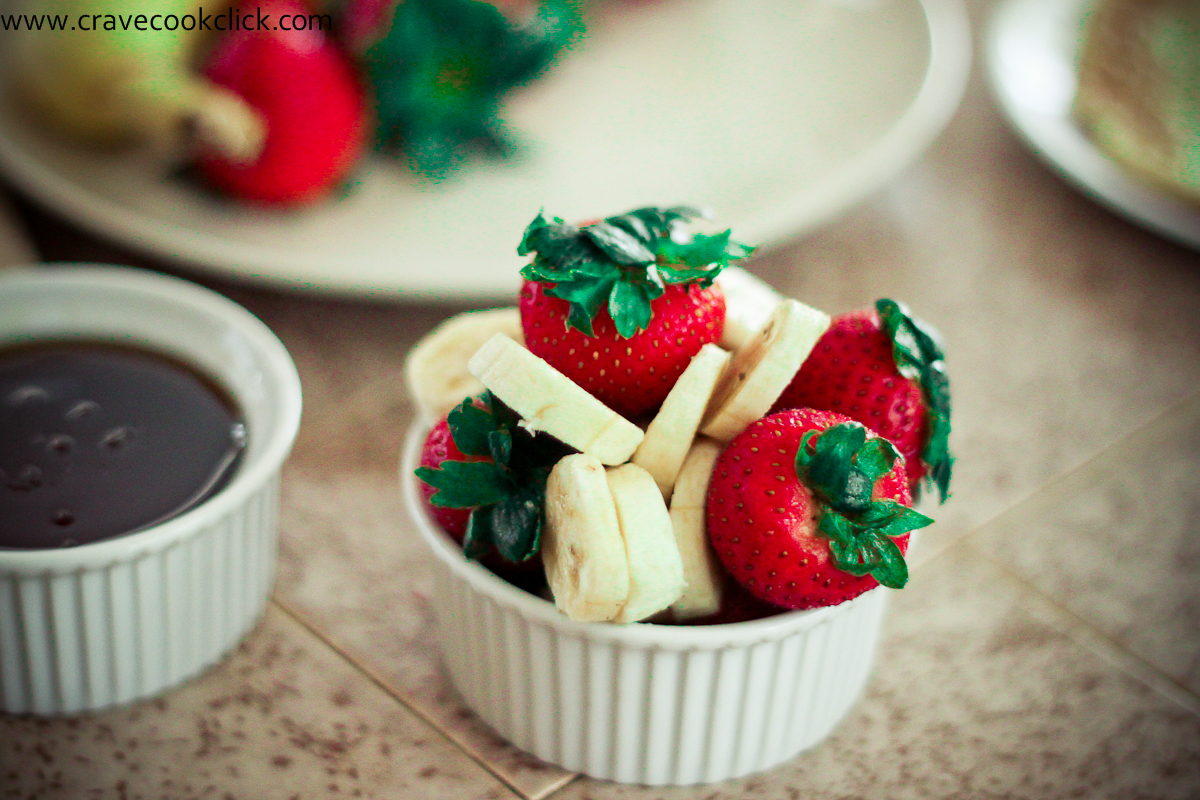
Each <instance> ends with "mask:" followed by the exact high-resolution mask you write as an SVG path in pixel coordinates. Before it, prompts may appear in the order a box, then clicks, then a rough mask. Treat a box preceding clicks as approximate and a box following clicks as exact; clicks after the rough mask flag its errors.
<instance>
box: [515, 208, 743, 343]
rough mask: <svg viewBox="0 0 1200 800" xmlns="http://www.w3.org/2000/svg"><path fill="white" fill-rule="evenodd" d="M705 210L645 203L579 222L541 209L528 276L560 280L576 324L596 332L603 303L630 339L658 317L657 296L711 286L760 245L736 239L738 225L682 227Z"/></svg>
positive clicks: (529, 235) (525, 244)
mask: <svg viewBox="0 0 1200 800" xmlns="http://www.w3.org/2000/svg"><path fill="white" fill-rule="evenodd" d="M701 216H703V214H702V213H701V212H700V211H698V210H696V209H694V208H688V207H685V206H677V207H674V208H667V209H659V208H639V209H636V210H634V211H630V212H629V213H627V214H621V215H620V216H616V217H609V218H607V219H605V220H603V221H601V222H597V223H595V224H593V225H585V226H583V227H582V228H577V227H575V226H574V225H568V224H567V223H565V222H563V221H562V220H561V219H559V218H558V217H555V218H554V220H553V221H552V222H551V221H547V219H546V218H545V217H544V216H543V215H542V214H541V213H540V212H539V213H538V215H537V217H536V218H535V219H534V220H533V222H531V223H529V227H527V228H526V229H525V235H524V236H523V237H522V238H521V244H520V246H519V247H518V248H517V254H518V255H522V256H526V255H529V254H531V253H533V254H535V255H534V259H533V261H532V262H531V263H530V264H528V265H527V266H526V267H525V268H524V269H522V270H521V276H522V277H523V278H525V279H526V280H530V281H538V282H542V283H549V284H553V286H551V287H549V288H547V289H546V290H545V291H546V294H548V295H551V296H552V297H560V298H562V299H563V300H566V301H567V302H569V303H570V304H571V312H570V315H569V316H568V318H567V324H568V325H569V326H570V327H572V328H575V329H577V330H579V331H582V332H583V333H584V334H586V335H587V336H592V335H593V333H592V320H593V319H594V318H595V316H596V315H597V314H598V313H600V311H601V310H602V309H603V310H607V311H608V313H609V315H610V316H611V317H612V319H613V322H614V323H615V325H616V328H617V333H618V334H620V335H621V336H622V337H623V338H626V339H628V338H630V337H631V336H633V335H635V334H636V333H637V332H638V331H641V330H645V329H646V327H647V326H648V325H649V324H650V318H651V317H652V315H653V312H652V310H651V303H653V302H654V301H655V300H657V299H658V298H659V297H661V296H662V294H663V292H665V291H666V287H667V286H671V285H678V284H691V283H695V284H698V285H699V286H700V288H702V289H707V288H708V287H709V286H711V285H712V282H713V280H714V279H715V278H716V277H717V275H718V274H719V273H720V272H721V270H722V269H724V268H725V267H727V266H728V265H729V263H730V262H731V261H735V260H738V259H742V258H746V257H747V256H749V255H750V254H751V253H752V252H753V251H754V248H753V247H750V246H747V245H744V244H741V243H739V242H735V241H733V240H732V239H730V231H724V232H723V233H719V234H716V235H714V236H705V235H703V234H694V235H688V234H687V233H686V232H684V231H683V230H682V228H683V226H684V224H686V223H688V222H690V221H691V220H693V219H696V218H697V217H701Z"/></svg>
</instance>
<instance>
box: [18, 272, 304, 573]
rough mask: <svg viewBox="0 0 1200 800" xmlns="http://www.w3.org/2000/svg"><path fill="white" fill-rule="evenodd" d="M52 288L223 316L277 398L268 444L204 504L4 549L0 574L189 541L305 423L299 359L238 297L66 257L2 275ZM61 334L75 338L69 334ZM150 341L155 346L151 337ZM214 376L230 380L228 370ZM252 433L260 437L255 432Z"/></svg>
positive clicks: (271, 468)
mask: <svg viewBox="0 0 1200 800" xmlns="http://www.w3.org/2000/svg"><path fill="white" fill-rule="evenodd" d="M43 267H44V268H43ZM55 285H70V286H75V287H78V286H80V285H83V286H89V285H90V286H95V287H97V288H102V289H108V290H118V291H128V292H130V293H131V294H135V295H136V294H140V295H142V296H144V297H154V298H155V299H157V300H159V301H162V302H164V303H166V304H168V305H177V306H186V307H189V308H190V309H192V310H193V311H196V312H199V313H201V314H206V315H208V316H210V317H214V318H219V319H220V320H221V321H223V322H225V323H227V324H230V325H232V326H233V327H235V328H237V330H238V332H239V333H240V334H242V335H244V336H245V337H246V339H247V341H248V342H249V343H250V344H251V346H252V347H253V349H254V351H255V352H256V353H257V354H258V355H259V357H260V359H261V361H260V366H261V368H262V371H263V375H264V377H265V378H266V379H267V380H270V381H273V382H274V383H275V384H276V386H277V387H278V390H279V391H278V399H279V403H278V407H277V408H276V412H277V413H276V414H275V418H274V420H273V424H272V427H271V428H269V429H268V431H267V433H266V434H265V437H266V445H265V446H264V447H263V448H262V449H260V450H257V451H255V453H254V456H253V458H247V459H246V460H245V461H244V462H243V463H242V464H241V465H240V467H239V468H238V470H237V472H236V473H235V475H234V476H233V479H232V480H231V481H230V482H229V484H228V485H227V486H225V487H224V488H223V489H221V490H220V491H219V492H217V493H216V494H215V495H213V496H212V497H211V498H209V499H208V500H205V501H204V502H203V503H201V504H200V505H198V506H196V507H195V508H193V509H191V510H190V511H187V512H185V513H183V514H180V515H179V516H176V517H172V518H171V519H169V520H167V521H165V522H162V523H160V524H158V525H155V526H153V527H150V528H147V529H145V530H142V531H137V532H135V533H129V534H122V535H119V536H115V537H112V538H108V539H102V540H100V541H96V542H91V543H88V544H82V545H76V546H73V547H64V548H52V549H0V574H13V573H15V574H26V575H33V574H44V573H47V572H49V573H55V574H58V573H66V572H75V571H79V570H81V569H95V568H100V567H104V566H108V565H111V564H114V563H121V562H126V561H130V560H133V559H135V558H138V557H140V556H142V555H144V554H146V553H151V552H158V551H161V550H163V549H166V548H168V547H171V546H172V545H175V544H177V543H178V542H180V541H183V540H186V539H188V538H191V537H192V536H194V535H197V534H199V533H200V532H201V531H203V530H205V529H206V528H208V527H209V526H211V525H212V524H214V523H215V522H217V521H218V520H220V519H222V518H224V517H226V516H227V515H228V514H229V513H230V512H231V511H233V510H235V509H237V508H241V507H242V506H244V505H245V504H246V503H247V502H248V501H249V500H250V499H251V498H252V497H253V496H255V495H256V494H257V493H259V492H260V491H261V490H262V488H263V487H264V486H265V485H267V484H268V483H269V482H270V481H272V480H274V479H275V478H276V477H277V476H278V475H279V472H280V469H281V468H282V466H283V462H284V461H285V460H286V458H287V456H288V454H289V453H290V452H291V449H292V445H293V444H294V442H295V439H296V434H297V432H298V431H299V427H300V416H301V407H302V393H301V387H300V376H299V374H298V373H297V371H296V365H295V362H293V361H292V358H291V356H290V355H289V354H288V352H287V348H286V347H284V345H283V343H282V342H281V341H280V340H279V338H278V337H277V336H276V335H275V334H274V333H273V332H272V331H271V330H270V328H268V327H267V326H266V323H264V322H263V321H262V320H260V319H259V318H258V317H256V316H255V315H254V314H252V313H251V312H250V311H249V310H247V309H246V308H244V307H242V306H241V305H239V304H238V303H235V302H234V301H233V300H230V299H229V298H227V297H225V296H223V295H221V294H219V293H218V292H215V291H213V290H211V289H208V288H206V287H203V286H200V285H199V284H196V283H192V282H191V281H188V280H185V279H183V278H176V277H172V276H168V275H162V274H159V273H153V272H149V271H146V270H139V269H136V268H133V267H127V266H120V265H114V264H93V263H74V262H62V263H54V264H47V265H42V266H41V267H38V268H35V269H24V270H16V271H12V272H9V273H7V274H3V275H0V291H3V290H4V289H5V288H6V287H17V286H25V287H30V286H32V287H39V286H47V287H53V286H55ZM63 333H64V334H65V335H70V334H71V331H70V330H69V329H68V330H64V331H63ZM150 345H151V346H153V341H152V340H151V341H150ZM216 377H218V378H220V379H221V380H224V379H225V376H224V375H217V376H216ZM252 435H263V434H258V433H256V432H252Z"/></svg>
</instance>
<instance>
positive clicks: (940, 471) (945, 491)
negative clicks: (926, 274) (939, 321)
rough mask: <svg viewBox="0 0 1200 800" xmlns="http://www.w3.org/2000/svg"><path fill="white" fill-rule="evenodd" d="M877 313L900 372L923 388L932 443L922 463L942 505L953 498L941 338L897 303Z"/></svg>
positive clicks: (882, 303) (878, 305) (878, 306)
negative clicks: (927, 470)
mask: <svg viewBox="0 0 1200 800" xmlns="http://www.w3.org/2000/svg"><path fill="white" fill-rule="evenodd" d="M875 310H876V311H878V312H879V318H880V319H881V320H882V321H883V325H884V327H885V328H886V329H887V332H888V335H889V336H890V337H891V339H892V356H893V357H894V358H895V360H896V370H897V371H898V372H899V373H900V374H901V375H903V376H904V377H906V378H909V379H910V380H915V381H918V382H919V383H920V384H921V390H922V393H923V394H924V396H925V405H926V408H927V409H928V411H929V441H928V442H926V444H925V451H924V452H923V453H922V454H921V458H922V460H924V461H925V463H926V464H927V465H929V474H928V475H927V476H926V481H928V482H929V483H930V484H931V485H932V486H936V487H937V490H938V495H939V497H940V498H941V502H943V503H944V502H946V498H947V497H949V496H950V471H951V468H952V467H953V465H954V457H953V456H951V455H950V378H949V377H948V376H947V375H946V361H945V358H946V357H945V355H944V354H943V353H942V348H941V335H940V334H939V333H938V332H937V330H936V329H935V328H934V327H933V326H931V325H929V324H928V323H926V322H923V321H921V320H919V319H917V318H916V317H914V316H913V315H912V314H911V312H909V310H908V307H907V306H905V305H904V304H903V303H900V302H897V301H895V300H888V299H887V298H883V299H880V300H877V301H875Z"/></svg>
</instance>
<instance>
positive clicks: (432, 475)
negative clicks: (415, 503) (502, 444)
mask: <svg viewBox="0 0 1200 800" xmlns="http://www.w3.org/2000/svg"><path fill="white" fill-rule="evenodd" d="M417 477H418V478H420V479H421V480H423V481H425V483H428V484H429V485H430V486H432V487H433V488H435V489H437V490H438V491H437V492H436V493H434V495H433V497H431V498H429V502H431V503H433V504H434V505H435V506H440V507H441V508H471V507H473V506H487V505H491V504H492V503H499V502H500V501H501V500H503V499H504V498H506V497H508V495H509V494H510V493H511V492H512V481H510V480H508V479H507V478H506V477H505V476H504V475H503V474H501V473H500V472H499V471H497V469H496V465H495V464H493V463H491V462H490V461H443V462H442V465H441V466H440V467H438V468H436V469H434V468H433V467H417Z"/></svg>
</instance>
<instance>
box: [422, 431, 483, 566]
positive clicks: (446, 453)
mask: <svg viewBox="0 0 1200 800" xmlns="http://www.w3.org/2000/svg"><path fill="white" fill-rule="evenodd" d="M491 460H492V459H490V458H489V457H487V456H468V455H465V454H464V453H463V452H462V451H461V450H459V449H458V446H457V445H455V444H454V437H453V435H451V433H450V423H449V422H448V421H447V418H446V417H442V419H441V421H439V422H438V424H437V425H434V426H433V430H431V431H430V432H429V435H428V436H427V437H425V446H424V447H422V448H421V466H422V467H430V468H432V469H438V468H440V467H441V466H442V464H443V463H444V462H446V461H491ZM436 492H437V489H436V488H434V487H433V486H431V485H430V484H428V483H424V482H422V483H421V497H423V498H424V499H425V507H426V508H427V509H428V510H429V513H430V515H431V516H432V517H433V518H434V520H435V521H436V522H437V524H438V525H441V526H442V530H444V531H445V532H446V533H448V534H450V536H452V537H453V538H454V541H456V542H458V543H459V544H462V540H463V536H464V535H465V534H466V532H467V519H468V518H469V517H470V516H471V509H470V508H445V507H443V506H435V505H434V504H433V503H432V502H430V498H431V497H433V495H434V494H435V493H436Z"/></svg>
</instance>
